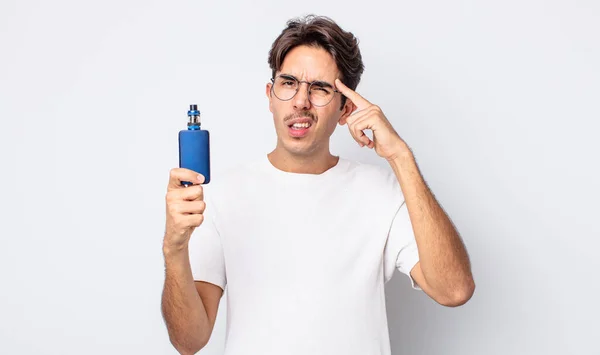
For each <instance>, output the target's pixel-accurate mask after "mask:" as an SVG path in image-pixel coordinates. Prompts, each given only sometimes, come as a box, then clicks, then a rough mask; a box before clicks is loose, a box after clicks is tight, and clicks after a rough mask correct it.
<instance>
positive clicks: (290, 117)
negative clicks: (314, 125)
mask: <svg viewBox="0 0 600 355" xmlns="http://www.w3.org/2000/svg"><path fill="white" fill-rule="evenodd" d="M299 117H308V118H310V119H312V120H313V121H315V122H317V121H318V119H319V118H318V117H317V115H314V114H313V113H312V112H309V111H303V112H296V113H292V114H290V115H287V116H285V118H284V119H283V122H287V121H289V120H293V119H294V118H299Z"/></svg>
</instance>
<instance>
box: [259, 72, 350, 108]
mask: <svg viewBox="0 0 600 355" xmlns="http://www.w3.org/2000/svg"><path fill="white" fill-rule="evenodd" d="M281 77H283V78H286V79H289V80H295V81H296V82H297V83H298V88H297V89H296V92H295V93H294V95H292V97H290V98H289V99H287V100H284V99H282V98H280V97H279V96H277V94H275V79H277V78H281ZM271 83H273V85H271V93H273V95H275V97H276V98H277V99H279V100H281V101H290V100H291V99H293V98H294V97H295V96H296V95H297V94H298V91H300V84H302V83H306V84H308V89H307V90H308V101H310V103H311V104H313V105H315V106H317V107H324V106H327V105H329V104H330V103H331V101H333V98H334V97H335V94H342V93H341V91H339V90H336V89H335V88H334V87H333V85H331V84H329V83H328V82H326V81H322V80H315V81H313V82H309V81H305V80H298V79H297V78H296V77H294V76H292V75H289V74H279V75H277V76H276V77H274V78H271ZM315 83H320V84H324V85H323V86H325V87H330V88H331V89H332V90H333V95H331V100H329V101H328V102H327V103H326V104H324V105H316V104H315V103H314V102H312V100H311V99H310V89H311V88H312V86H313V84H315ZM342 96H344V95H343V94H342Z"/></svg>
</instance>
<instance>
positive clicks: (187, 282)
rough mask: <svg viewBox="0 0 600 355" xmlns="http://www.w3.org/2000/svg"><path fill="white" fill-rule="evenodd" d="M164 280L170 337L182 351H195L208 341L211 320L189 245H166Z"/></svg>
mask: <svg viewBox="0 0 600 355" xmlns="http://www.w3.org/2000/svg"><path fill="white" fill-rule="evenodd" d="M163 252H164V256H165V268H166V272H165V284H164V288H163V294H162V313H163V318H164V319H165V323H166V325H167V330H168V333H169V338H170V340H171V343H172V344H173V346H174V347H175V348H176V349H177V350H178V351H179V352H180V353H182V354H195V353H196V352H198V351H199V350H200V349H201V348H202V347H204V346H205V345H206V343H207V342H208V339H209V336H210V323H209V320H208V316H207V312H206V309H205V308H204V304H203V303H202V299H201V298H200V295H199V294H198V291H197V290H196V286H195V285H194V279H193V277H192V271H191V268H190V262H189V253H188V250H187V249H184V250H179V251H172V250H169V249H168V248H163Z"/></svg>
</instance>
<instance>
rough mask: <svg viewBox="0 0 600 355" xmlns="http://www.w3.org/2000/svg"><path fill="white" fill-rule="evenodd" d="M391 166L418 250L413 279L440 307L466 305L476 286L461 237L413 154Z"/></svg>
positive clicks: (405, 154)
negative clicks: (423, 175) (434, 194)
mask: <svg viewBox="0 0 600 355" xmlns="http://www.w3.org/2000/svg"><path fill="white" fill-rule="evenodd" d="M390 165H391V166H392V168H393V169H394V172H395V173H396V177H397V178H398V182H399V183H400V186H401V187H402V192H403V194H404V197H405V200H406V205H407V207H408V213H409V215H410V219H411V221H412V226H413V229H414V232H415V238H416V241H417V247H418V249H419V259H420V261H419V262H418V263H417V264H416V265H415V267H414V268H413V269H412V270H411V276H412V277H413V278H414V279H415V281H416V282H417V284H419V285H420V286H421V288H422V289H423V291H424V292H425V293H427V294H428V295H429V296H430V297H431V298H433V299H434V300H435V301H437V302H438V303H440V304H442V305H445V306H451V307H455V306H460V305H462V304H464V303H465V302H467V301H468V300H469V299H470V298H471V296H472V295H473V292H474V289H475V283H474V282H473V275H472V274H471V265H470V261H469V257H468V254H467V251H466V249H465V246H464V244H463V242H462V240H461V238H460V235H459V234H458V232H457V231H456V229H455V227H454V225H453V224H452V222H451V221H450V219H449V218H448V216H447V215H446V213H445V212H444V210H443V209H442V207H441V206H440V205H439V204H438V202H437V201H436V199H435V197H434V196H433V194H432V193H431V191H430V190H429V188H428V187H427V185H426V184H425V181H424V180H423V177H422V176H421V174H420V172H419V169H418V167H417V164H416V162H415V160H414V157H413V156H412V154H411V153H410V150H409V149H408V148H407V149H405V150H403V152H402V153H399V154H398V155H397V158H396V159H393V160H391V161H390Z"/></svg>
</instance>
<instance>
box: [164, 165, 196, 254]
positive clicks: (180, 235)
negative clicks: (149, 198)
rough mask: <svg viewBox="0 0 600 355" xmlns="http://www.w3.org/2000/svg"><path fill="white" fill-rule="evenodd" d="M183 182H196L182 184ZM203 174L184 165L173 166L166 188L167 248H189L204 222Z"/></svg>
mask: <svg viewBox="0 0 600 355" xmlns="http://www.w3.org/2000/svg"><path fill="white" fill-rule="evenodd" d="M182 181H188V182H192V183H193V185H190V186H185V185H182V183H181V182H182ZM203 182H204V176H202V174H199V173H197V172H194V171H192V170H189V169H185V168H174V169H171V172H170V177H169V186H168V187H167V195H166V204H167V221H166V228H165V237H164V240H163V247H164V248H166V249H168V250H181V249H183V248H185V247H187V244H188V242H189V240H190V236H191V235H192V232H193V231H194V229H196V227H198V226H200V225H201V224H202V222H203V221H204V215H203V213H204V209H205V208H206V204H205V202H204V194H203V191H202V185H201V184H202V183H203Z"/></svg>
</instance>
